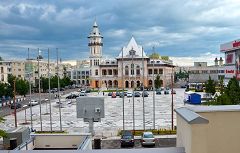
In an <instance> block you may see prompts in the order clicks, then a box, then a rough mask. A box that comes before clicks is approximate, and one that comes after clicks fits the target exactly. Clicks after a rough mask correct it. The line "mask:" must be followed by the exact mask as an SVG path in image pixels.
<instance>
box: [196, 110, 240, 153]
mask: <svg viewBox="0 0 240 153" xmlns="http://www.w3.org/2000/svg"><path fill="white" fill-rule="evenodd" d="M199 114H200V115H201V116H203V117H205V118H207V119H208V120H209V124H208V126H207V128H206V134H205V137H206V144H205V145H206V146H207V147H206V148H207V153H213V152H217V153H226V152H231V153H239V152H240V144H239V141H240V132H239V130H240V112H239V111H238V112H237V111H232V112H208V113H199ZM197 134H198V136H201V135H202V134H203V133H197ZM202 141H205V140H204V139H202Z"/></svg>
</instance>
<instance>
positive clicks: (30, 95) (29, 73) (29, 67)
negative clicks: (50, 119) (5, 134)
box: [28, 48, 33, 131]
mask: <svg viewBox="0 0 240 153" xmlns="http://www.w3.org/2000/svg"><path fill="white" fill-rule="evenodd" d="M31 75H32V69H31V65H30V57H29V48H28V79H29V102H30V119H31V131H32V130H33V119H32V102H31V101H32V87H31Z"/></svg>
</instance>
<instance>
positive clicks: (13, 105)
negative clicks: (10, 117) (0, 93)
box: [11, 102, 22, 109]
mask: <svg viewBox="0 0 240 153" xmlns="http://www.w3.org/2000/svg"><path fill="white" fill-rule="evenodd" d="M21 107H22V105H21V104H20V103H19V102H16V109H18V108H21ZM14 108H15V104H14V103H12V104H11V109H14Z"/></svg>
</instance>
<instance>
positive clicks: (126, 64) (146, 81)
mask: <svg viewBox="0 0 240 153" xmlns="http://www.w3.org/2000/svg"><path fill="white" fill-rule="evenodd" d="M88 39H89V43H88V46H89V52H90V56H89V72H90V73H89V85H90V86H91V87H92V88H122V87H124V88H137V87H141V86H142V85H144V86H145V87H151V86H152V84H153V78H156V77H157V75H159V76H160V82H161V84H162V86H164V87H166V86H170V85H171V76H173V75H174V70H173V69H174V66H173V64H172V61H170V60H167V61H166V60H161V59H150V58H149V57H148V56H147V55H146V53H145V52H144V50H143V47H142V46H140V45H138V44H137V42H136V40H135V39H134V37H132V38H131V40H130V41H129V43H128V44H127V46H125V47H123V48H122V50H121V51H120V53H119V55H118V56H117V57H116V58H115V59H114V60H110V59H104V58H103V42H102V39H103V36H102V35H101V33H100V30H99V27H98V25H97V23H96V21H95V22H94V24H93V29H92V31H91V33H90V34H89V36H88ZM76 81H78V80H76ZM80 84H81V81H80Z"/></svg>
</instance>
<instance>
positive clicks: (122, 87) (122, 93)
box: [122, 48, 125, 130]
mask: <svg viewBox="0 0 240 153" xmlns="http://www.w3.org/2000/svg"><path fill="white" fill-rule="evenodd" d="M124 97H125V96H124V79H123V48H122V105H123V110H122V111H123V130H125V114H124Z"/></svg>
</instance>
